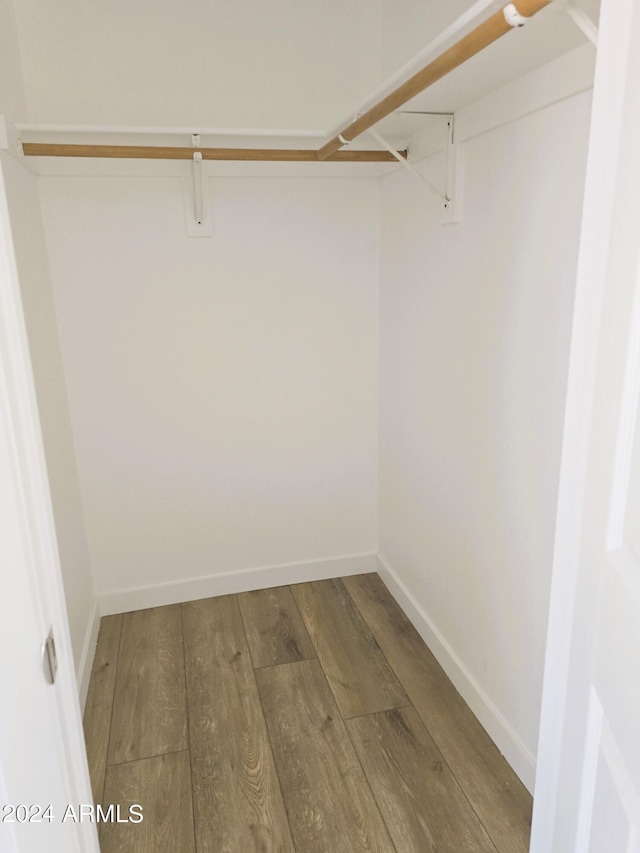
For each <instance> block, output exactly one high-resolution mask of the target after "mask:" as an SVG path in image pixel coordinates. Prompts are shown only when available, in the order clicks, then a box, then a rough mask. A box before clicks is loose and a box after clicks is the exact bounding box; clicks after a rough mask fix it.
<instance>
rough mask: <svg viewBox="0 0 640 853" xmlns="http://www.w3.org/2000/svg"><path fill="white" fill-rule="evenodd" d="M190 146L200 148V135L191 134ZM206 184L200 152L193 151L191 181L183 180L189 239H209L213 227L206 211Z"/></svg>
mask: <svg viewBox="0 0 640 853" xmlns="http://www.w3.org/2000/svg"><path fill="white" fill-rule="evenodd" d="M191 144H192V145H193V147H194V148H199V147H200V134H199V133H192V134H191ZM205 188H206V184H205V178H204V175H203V173H202V152H201V151H194V152H193V159H192V160H191V179H190V180H189V179H188V178H185V179H183V196H184V213H185V219H186V225H187V234H188V235H189V237H211V235H212V234H213V227H212V224H211V220H210V217H209V216H208V212H207V209H206V191H205Z"/></svg>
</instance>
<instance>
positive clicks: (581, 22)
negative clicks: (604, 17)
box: [560, 0, 599, 47]
mask: <svg viewBox="0 0 640 853" xmlns="http://www.w3.org/2000/svg"><path fill="white" fill-rule="evenodd" d="M560 8H561V9H562V10H563V11H564V12H565V13H566V14H567V15H568V16H569V17H570V18H571V20H572V21H573V23H574V24H575V25H576V27H578V29H580V30H582V33H583V34H584V35H585V36H586V37H587V38H588V39H589V41H590V42H591V43H592V44H594V45H596V47H597V46H598V35H599V32H598V27H597V26H596V25H595V24H594V23H593V21H592V20H591V18H590V17H589V16H588V15H587V13H586V12H585V11H584V9H581V8H580V6H578V4H577V3H575V2H574V0H560Z"/></svg>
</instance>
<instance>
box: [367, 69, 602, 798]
mask: <svg viewBox="0 0 640 853" xmlns="http://www.w3.org/2000/svg"><path fill="white" fill-rule="evenodd" d="M557 83H558V85H560V84H561V81H560V78H559V79H558V81H557ZM519 85H520V90H521V91H520V95H521V97H519V98H511V100H513V102H514V103H517V104H518V103H519V104H526V103H527V102H528V101H529V100H530V99H531V95H532V91H533V90H532V89H531V88H527V85H528V84H527V82H526V80H525V81H524V82H523V83H521V84H519ZM511 95H513V92H511ZM507 100H509V99H508V98H505V102H506V101H507ZM496 103H497V104H498V105H499V104H500V93H498V94H497V95H496V98H495V99H494V107H495V104H496ZM486 106H487V109H488V106H489V105H486ZM589 108H590V94H589V93H588V92H586V93H583V94H580V95H577V96H575V97H572V98H568V99H567V100H564V101H561V102H560V103H556V104H555V105H554V106H550V107H548V108H546V109H542V110H540V111H538V112H534V113H533V114H530V115H528V116H526V117H522V118H520V119H518V120H516V121H513V122H510V123H508V124H504V125H502V126H500V127H497V128H495V129H493V130H490V131H487V132H485V133H483V134H481V135H479V136H475V137H474V138H470V139H469V140H468V141H467V142H465V143H464V144H463V146H462V149H463V150H462V155H463V157H464V193H463V222H462V223H461V224H459V225H447V226H442V225H440V223H439V218H440V209H439V205H438V203H437V202H433V201H432V199H431V197H429V196H428V194H427V190H426V189H425V188H424V187H423V186H421V185H420V183H419V182H417V181H416V180H415V179H413V178H412V176H411V175H408V174H406V173H400V174H395V175H393V176H390V177H388V178H386V179H384V181H383V191H382V226H381V284H380V287H381V295H380V365H381V368H380V389H381V390H380V483H379V488H380V505H379V512H380V529H379V540H380V553H381V555H382V557H383V559H384V561H385V563H386V565H387V566H388V569H389V570H390V572H391V575H390V576H391V577H393V576H394V575H395V579H396V581H397V582H399V586H398V588H400V585H403V586H404V593H405V594H406V601H407V602H408V603H410V605H411V606H412V607H413V608H414V613H417V614H419V619H422V620H423V622H424V625H425V626H427V633H431V635H432V636H433V637H435V638H437V644H438V646H439V649H440V654H441V657H442V658H443V659H444V660H445V661H446V662H447V666H448V668H449V670H450V674H451V675H452V676H453V678H454V680H455V681H456V683H457V684H458V686H459V687H460V689H461V690H462V692H463V694H464V695H465V698H467V701H469V702H470V704H472V706H473V707H474V710H476V712H477V713H479V715H480V717H481V719H482V720H483V722H484V723H485V725H488V727H489V730H490V732H491V733H492V734H493V736H494V737H495V738H496V739H497V740H498V743H499V745H500V746H501V748H503V749H504V750H505V751H506V752H507V757H508V758H509V759H510V761H511V762H512V763H513V764H514V766H515V767H516V769H517V770H518V772H520V774H521V775H522V776H523V778H524V780H525V782H527V783H528V784H529V785H531V784H532V781H533V772H534V765H533V762H534V756H535V753H536V742H537V734H538V722H539V708H540V694H541V682H542V668H543V657H544V647H545V636H546V625H547V607H548V596H549V584H550V571H551V559H552V546H553V537H554V519H555V508H556V490H557V485H558V472H559V458H560V441H561V428H562V417H563V404H564V395H565V383H566V371H567V359H568V348H569V335H570V323H571V312H572V298H573V287H574V275H575V267H576V258H577V241H578V234H579V225H580V212H581V200H582V191H583V180H584V171H585V162H586V145H587V132H588V118H589ZM498 112H499V106H498ZM464 119H465V117H464V115H461V116H460V117H459V121H460V126H461V127H462V126H463V125H464ZM497 122H498V117H496V123H497ZM431 167H432V168H433V167H434V166H433V164H432V166H431ZM434 177H435V173H434Z"/></svg>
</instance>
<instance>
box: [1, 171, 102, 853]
mask: <svg viewBox="0 0 640 853" xmlns="http://www.w3.org/2000/svg"><path fill="white" fill-rule="evenodd" d="M19 294H20V292H19V287H18V276H17V270H16V264H15V256H14V252H13V245H12V241H11V231H10V225H9V217H8V211H7V205H6V198H5V192H4V183H3V180H2V168H1V164H0V582H1V585H0V851H1V853H43V851H47V853H97V851H98V849H99V848H98V842H97V835H96V832H95V826H94V825H93V824H91V823H87V822H84V823H80V822H75V821H74V817H73V816H71V814H70V813H69V812H67V820H66V821H64V822H63V817H64V815H65V810H66V807H67V806H68V805H72V806H73V807H74V811H73V815H74V816H77V815H78V811H79V810H78V806H79V805H81V804H90V803H91V793H90V785H89V778H88V771H87V764H86V754H85V751H84V743H83V739H82V727H81V718H80V708H79V703H78V696H77V689H76V685H75V676H74V669H73V660H72V655H71V646H70V640H69V636H68V625H67V621H66V610H65V604H64V598H63V591H62V580H61V576H60V568H59V564H58V555H57V548H56V542H55V536H54V528H53V516H52V510H51V505H50V497H49V490H48V483H47V476H46V468H45V462H44V454H43V449H42V440H41V436H40V431H39V422H38V418H37V413H36V412H37V410H36V404H35V394H34V388H33V381H32V376H31V368H30V362H29V355H28V349H27V343H26V335H25V330H24V323H23V318H22V308H21V301H20V295H19ZM50 628H53V634H54V637H55V644H56V647H57V654H58V670H57V675H56V680H55V683H54V684H53V685H50V684H48V683H47V681H46V680H45V675H44V671H43V667H42V645H43V643H44V641H45V638H46V636H47V634H48V632H49V630H50ZM49 806H50V807H51V808H50V809H49V808H48V807H49Z"/></svg>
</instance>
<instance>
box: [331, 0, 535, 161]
mask: <svg viewBox="0 0 640 853" xmlns="http://www.w3.org/2000/svg"><path fill="white" fill-rule="evenodd" d="M551 2H552V0H517V3H516V4H515V5H514V4H513V3H510V4H509V5H508V6H506V7H505V8H504V9H500V11H498V12H495V13H494V14H493V15H491V17H490V18H487V20H486V21H485V22H484V23H482V24H480V25H479V26H478V27H476V28H475V29H474V30H472V31H471V32H470V33H468V34H467V35H466V36H464V37H463V38H461V39H460V41H457V42H456V43H455V44H454V45H452V46H451V47H450V48H449V49H448V50H446V51H445V52H444V53H442V54H440V56H438V57H437V58H436V59H434V60H433V61H432V62H430V63H429V64H428V65H425V67H424V68H422V69H421V70H420V71H418V72H417V74H414V75H413V77H410V78H409V79H408V80H407V81H406V82H404V83H402V84H401V85H400V86H398V88H397V89H394V91H393V92H391V94H390V95H387V96H386V97H385V98H383V99H382V100H381V101H378V103H377V104H375V106H373V107H371V109H370V110H367V112H366V113H364V115H362V116H360V117H359V118H357V119H355V121H353V122H351V124H350V125H348V126H347V127H345V128H344V130H342V132H341V133H339V134H337V135H336V136H334V137H333V139H330V140H329V142H327V143H326V144H325V145H323V146H322V147H321V148H320V149H319V150H318V159H319V160H328V159H329V158H331V157H334V156H335V154H336V152H337V151H338V150H339V149H340V148H342V146H343V145H344V144H345V143H347V142H352V141H353V140H354V139H355V138H356V137H357V136H360V134H361V133H364V132H365V131H366V130H369V128H370V127H373V125H374V124H377V123H378V122H379V121H381V120H382V119H383V118H386V117H387V116H388V115H390V114H391V113H392V112H394V110H397V109H398V108H399V107H401V106H402V105H403V104H406V103H407V101H410V100H411V99H412V98H414V97H415V96H416V95H419V94H420V92H423V91H424V90H425V89H427V88H428V87H429V86H431V85H432V84H433V83H435V82H436V81H437V80H440V79H441V78H442V77H444V76H445V75H446V74H448V73H449V72H450V71H453V69H454V68H457V67H458V66H459V65H462V63H463V62H466V61H467V59H470V58H471V57H472V56H475V55H476V53H479V52H480V51H481V50H483V49H484V48H485V47H487V46H488V45H490V44H492V43H493V42H494V41H496V40H497V39H499V38H500V37H501V36H503V35H505V34H506V33H508V32H511V30H512V29H513V28H514V27H517V26H519V25H520V24H519V23H518V18H521V19H524V18H530V17H531V16H532V15H535V14H536V12H539V11H540V9H542V8H544V7H545V6H548V5H549V3H551ZM516 7H517V8H516ZM514 16H515V17H514ZM523 23H524V21H523Z"/></svg>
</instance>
